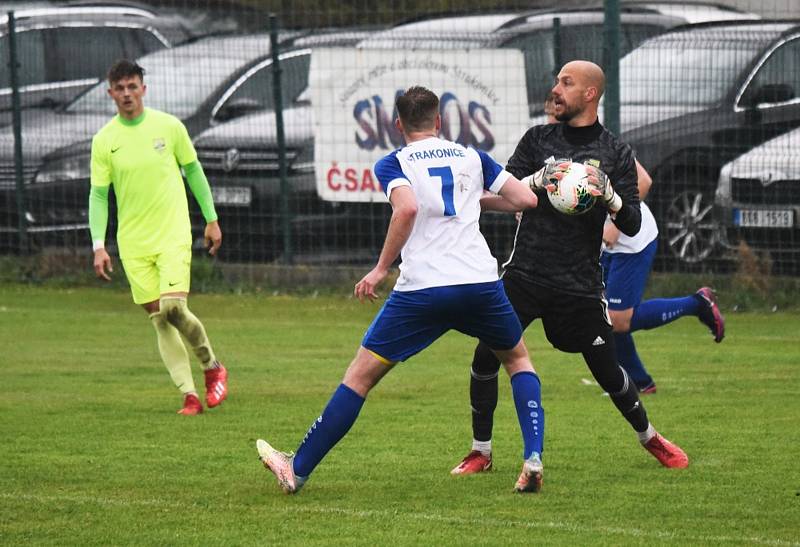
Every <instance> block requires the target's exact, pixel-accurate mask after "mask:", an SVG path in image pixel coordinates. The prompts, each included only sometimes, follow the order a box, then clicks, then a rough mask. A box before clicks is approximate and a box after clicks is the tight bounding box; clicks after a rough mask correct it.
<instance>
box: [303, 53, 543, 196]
mask: <svg viewBox="0 0 800 547" xmlns="http://www.w3.org/2000/svg"><path fill="white" fill-rule="evenodd" d="M309 79H310V87H311V93H312V95H311V101H312V104H313V105H314V106H313V109H314V165H315V173H316V179H317V191H318V193H319V195H320V197H321V198H322V199H324V200H327V201H387V200H386V195H385V194H384V192H383V190H382V189H381V187H380V184H379V183H378V181H377V179H376V178H375V174H374V173H373V171H372V170H373V167H374V166H375V162H376V161H378V160H379V159H380V158H382V157H383V156H384V155H386V154H388V153H389V152H391V151H392V150H395V149H397V148H400V147H402V146H403V145H404V142H403V137H402V135H401V134H400V132H399V131H398V130H397V128H396V127H395V124H394V120H395V119H396V117H397V112H396V110H395V108H394V101H395V97H396V96H397V95H398V94H402V92H403V90H405V89H407V88H408V87H411V86H412V85H421V86H424V87H427V88H428V89H430V90H431V91H433V92H434V93H437V94H438V95H439V97H440V101H441V103H440V107H439V108H440V113H441V115H442V129H441V137H442V138H444V139H447V140H451V141H456V142H459V143H461V144H463V145H465V146H473V147H475V148H478V149H480V150H483V151H485V152H487V153H489V154H490V155H491V156H492V157H493V158H495V160H497V162H498V163H500V164H501V165H505V163H506V161H507V160H508V158H509V157H510V156H511V154H512V153H513V151H514V148H515V147H516V145H517V142H518V141H519V139H520V138H521V137H522V135H523V134H524V133H525V131H526V129H527V128H528V101H527V93H526V89H525V67H524V64H523V58H522V53H521V52H520V51H519V50H515V49H496V50H476V51H463V50H449V51H447V50H435V51H395V50H367V49H353V48H348V49H340V48H322V49H317V50H314V52H313V54H312V56H311V72H310V76H309Z"/></svg>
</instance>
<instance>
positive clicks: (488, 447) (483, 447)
mask: <svg viewBox="0 0 800 547" xmlns="http://www.w3.org/2000/svg"><path fill="white" fill-rule="evenodd" d="M472 450H477V451H478V452H480V453H481V454H483V455H484V456H491V455H492V440H491V439H489V440H488V441H476V440H475V439H472Z"/></svg>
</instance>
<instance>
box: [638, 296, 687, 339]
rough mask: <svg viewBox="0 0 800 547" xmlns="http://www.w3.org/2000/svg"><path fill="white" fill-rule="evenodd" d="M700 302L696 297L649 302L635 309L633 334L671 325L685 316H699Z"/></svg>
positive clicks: (658, 299) (661, 299)
mask: <svg viewBox="0 0 800 547" xmlns="http://www.w3.org/2000/svg"><path fill="white" fill-rule="evenodd" d="M699 309H700V301H699V300H698V299H697V297H695V295H691V296H684V297H682V298H657V299H654V300H647V301H645V302H642V303H641V304H639V305H638V306H636V307H635V308H633V317H631V332H634V331H637V330H642V329H654V328H656V327H660V326H661V325H666V324H667V323H671V322H673V321H675V320H676V319H678V318H680V317H683V316H684V315H697V311H698V310H699Z"/></svg>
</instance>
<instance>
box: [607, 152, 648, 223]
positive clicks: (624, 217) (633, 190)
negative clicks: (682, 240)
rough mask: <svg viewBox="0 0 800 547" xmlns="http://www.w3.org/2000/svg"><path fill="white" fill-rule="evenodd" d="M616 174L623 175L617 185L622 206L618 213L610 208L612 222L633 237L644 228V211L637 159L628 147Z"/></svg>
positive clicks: (621, 156)
mask: <svg viewBox="0 0 800 547" xmlns="http://www.w3.org/2000/svg"><path fill="white" fill-rule="evenodd" d="M615 172H617V173H621V176H620V178H619V180H618V181H617V183H616V186H617V190H616V193H618V195H619V196H620V198H621V201H622V206H621V207H620V208H619V209H618V210H617V211H616V212H614V211H612V210H611V208H610V207H609V212H610V213H612V214H611V220H612V221H613V222H614V224H615V225H616V227H617V228H619V230H620V231H621V232H622V233H623V234H625V235H627V236H630V237H633V236H635V235H636V233H637V232H638V231H639V228H641V226H642V210H641V209H640V208H639V188H638V184H637V177H638V174H637V169H636V159H635V158H634V157H633V150H631V148H630V147H629V146H627V145H625V146H624V147H623V150H622V153H621V154H620V169H619V170H616V171H615Z"/></svg>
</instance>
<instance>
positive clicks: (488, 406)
mask: <svg viewBox="0 0 800 547" xmlns="http://www.w3.org/2000/svg"><path fill="white" fill-rule="evenodd" d="M499 370H500V361H498V360H497V357H496V356H495V354H494V353H493V352H492V350H490V349H489V348H488V347H487V346H486V345H484V344H483V343H481V344H478V347H477V348H475V356H474V357H473V360H472V368H471V370H470V382H469V399H470V404H471V405H472V436H473V438H474V439H475V440H477V441H489V440H491V438H492V426H493V425H494V409H495V408H497V373H498V371H499Z"/></svg>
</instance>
